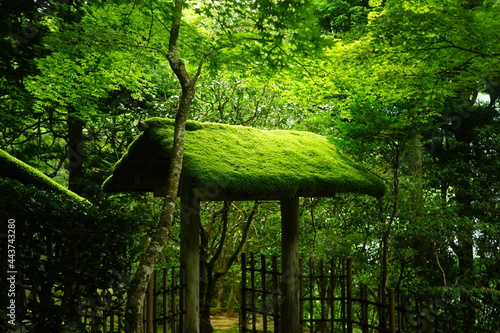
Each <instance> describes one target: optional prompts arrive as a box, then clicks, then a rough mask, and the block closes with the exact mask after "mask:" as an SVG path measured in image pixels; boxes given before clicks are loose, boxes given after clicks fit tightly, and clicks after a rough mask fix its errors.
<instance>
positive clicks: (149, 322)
mask: <svg viewBox="0 0 500 333" xmlns="http://www.w3.org/2000/svg"><path fill="white" fill-rule="evenodd" d="M153 274H154V273H153ZM153 283H154V277H153V276H152V277H151V279H149V284H148V294H147V296H146V299H147V303H146V306H147V308H146V332H147V333H153V320H154V319H153V292H154V286H153Z"/></svg>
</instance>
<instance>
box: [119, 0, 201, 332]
mask: <svg viewBox="0 0 500 333" xmlns="http://www.w3.org/2000/svg"><path fill="white" fill-rule="evenodd" d="M183 5H184V1H182V0H176V1H175V12H174V15H173V20H172V26H171V29H170V40H169V48H168V54H167V58H168V61H169V64H170V67H171V68H172V70H173V71H174V73H175V74H176V76H177V78H178V80H179V82H180V84H181V88H182V95H181V97H180V102H179V108H178V110H177V115H176V118H175V129H174V145H173V149H172V156H171V164H170V169H169V170H170V172H169V175H168V180H167V191H166V195H165V199H164V201H163V206H162V211H161V216H160V220H159V222H158V226H157V228H156V231H155V233H154V235H153V237H152V240H151V242H150V244H149V246H148V248H147V249H146V251H145V252H144V254H143V255H142V257H141V261H140V263H139V266H138V268H137V271H136V272H135V274H134V277H133V283H132V284H131V286H130V289H129V291H128V294H127V305H126V312H125V318H126V321H127V324H128V325H129V328H128V330H127V331H128V332H130V333H142V332H143V327H142V326H143V323H142V314H143V307H144V298H145V296H146V291H147V287H148V283H149V280H150V279H151V276H152V274H153V270H154V267H155V265H156V262H157V261H158V258H159V257H160V255H161V253H162V251H163V248H164V247H165V243H166V241H167V238H168V234H169V231H170V226H171V225H172V220H173V216H174V212H175V203H176V200H177V193H178V190H179V182H180V177H181V171H182V162H183V156H184V133H185V129H186V121H187V117H188V114H189V109H190V107H191V103H192V101H193V98H194V92H195V85H196V78H197V77H198V76H199V72H200V70H201V65H202V63H203V62H200V67H199V68H198V73H197V75H196V77H195V78H194V79H191V77H190V75H189V73H188V72H187V70H186V67H185V65H184V62H183V61H182V59H181V58H180V56H179V50H178V47H177V43H178V40H179V30H180V26H181V17H182V7H183ZM186 333H192V332H186Z"/></svg>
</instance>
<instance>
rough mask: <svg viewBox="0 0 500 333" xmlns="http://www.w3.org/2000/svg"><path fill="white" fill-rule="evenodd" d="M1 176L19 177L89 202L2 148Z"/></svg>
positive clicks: (26, 183) (40, 186) (22, 181)
mask: <svg viewBox="0 0 500 333" xmlns="http://www.w3.org/2000/svg"><path fill="white" fill-rule="evenodd" d="M0 176H1V177H7V178H12V179H17V180H18V181H20V182H21V183H23V184H25V185H33V186H36V187H39V188H42V189H46V190H50V191H55V192H58V193H62V194H65V195H67V196H69V197H71V198H73V199H75V200H78V201H84V202H88V201H87V199H85V198H82V197H81V196H79V195H78V194H76V193H74V192H72V191H70V190H68V189H67V188H66V187H64V186H62V185H61V184H59V183H57V182H55V181H53V180H52V179H50V178H49V177H47V176H46V175H45V174H43V173H42V172H40V171H39V170H37V169H35V168H33V167H32V166H30V165H28V164H26V163H24V162H23V161H21V160H19V159H17V158H15V157H14V156H12V155H10V154H9V153H7V152H5V151H3V150H1V149H0Z"/></svg>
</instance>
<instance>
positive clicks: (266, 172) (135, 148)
mask: <svg viewBox="0 0 500 333" xmlns="http://www.w3.org/2000/svg"><path fill="white" fill-rule="evenodd" d="M141 125H142V126H140V127H141V128H142V130H143V133H141V134H140V135H139V136H138V137H137V138H136V140H135V141H134V142H133V143H132V144H131V146H130V147H129V149H128V151H127V153H126V154H125V155H124V156H123V157H122V159H121V160H120V161H119V162H118V163H117V164H116V166H115V169H114V171H113V174H112V176H111V177H109V178H108V179H107V180H106V181H105V183H104V185H103V190H104V191H105V192H109V193H116V192H132V191H141V192H155V193H157V194H162V189H164V187H165V185H166V179H167V177H168V169H169V165H170V155H171V150H172V145H173V137H174V136H173V131H174V126H173V125H174V121H173V120H171V119H164V118H151V119H149V120H147V121H145V122H143V123H141ZM182 179H183V181H184V182H188V183H189V184H190V186H191V187H194V188H195V189H197V192H198V193H199V196H201V197H202V200H203V199H205V200H253V199H281V198H286V197H294V196H303V197H316V196H318V197H320V196H321V197H327V196H333V195H334V194H335V193H339V192H354V193H361V194H368V195H372V196H377V197H379V196H382V195H383V194H384V191H385V187H384V185H383V183H382V182H381V181H380V180H379V179H378V178H377V177H376V176H374V175H373V174H371V173H369V172H368V171H366V170H365V169H363V168H362V167H360V166H359V165H356V164H355V163H353V162H352V161H350V160H349V159H348V158H346V157H345V156H343V155H342V154H341V153H340V152H339V150H338V149H337V148H336V147H335V145H334V144H332V143H331V142H330V141H329V140H328V139H327V138H325V137H323V136H320V135H316V134H313V133H309V132H300V131H285V130H272V131H267V130H259V129H255V128H251V127H244V126H232V125H223V124H215V123H200V122H194V121H189V122H188V123H187V126H186V135H185V148H184V164H183V171H182ZM200 193H201V194H200Z"/></svg>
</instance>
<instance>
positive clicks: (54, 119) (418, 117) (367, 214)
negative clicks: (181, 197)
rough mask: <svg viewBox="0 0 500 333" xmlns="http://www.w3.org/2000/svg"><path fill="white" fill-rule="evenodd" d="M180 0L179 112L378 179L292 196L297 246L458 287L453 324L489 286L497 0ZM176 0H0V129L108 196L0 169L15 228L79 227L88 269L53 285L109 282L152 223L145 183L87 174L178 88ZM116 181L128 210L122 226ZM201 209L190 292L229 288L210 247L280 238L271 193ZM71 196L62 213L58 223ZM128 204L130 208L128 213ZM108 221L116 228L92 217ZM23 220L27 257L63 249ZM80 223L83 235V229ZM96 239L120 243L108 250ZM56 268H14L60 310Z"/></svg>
mask: <svg viewBox="0 0 500 333" xmlns="http://www.w3.org/2000/svg"><path fill="white" fill-rule="evenodd" d="M12 3H15V4H16V5H15V6H11V5H9V4H12ZM183 3H184V4H185V10H184V12H183V17H182V24H181V27H180V37H179V41H180V42H179V51H180V53H181V56H182V58H183V59H184V63H185V64H186V66H187V70H189V71H190V72H191V73H197V71H198V70H200V72H199V73H200V76H199V79H198V81H197V84H196V94H195V97H194V100H193V102H192V105H191V109H190V118H191V119H193V120H196V121H210V122H219V123H224V124H231V125H246V126H252V127H258V128H263V129H278V128H279V129H293V130H308V131H312V132H315V133H317V134H322V135H325V136H327V137H329V138H330V139H331V140H332V141H334V142H335V144H336V145H338V146H339V147H341V148H342V149H343V151H344V152H345V153H346V154H347V155H349V156H350V157H351V158H353V159H355V160H356V161H357V162H359V163H362V164H363V165H364V166H365V167H366V168H367V169H368V170H370V171H371V172H372V173H374V174H376V175H377V176H378V177H379V178H380V179H382V181H383V182H384V183H385V185H386V187H387V189H388V191H387V194H386V195H385V196H384V198H383V199H382V200H380V201H377V200H375V199H373V198H368V197H364V196H354V195H350V194H342V195H340V194H339V195H336V196H335V197H333V198H324V199H312V198H303V199H302V200H301V217H300V218H301V235H302V236H301V237H302V238H301V244H300V246H301V253H302V256H303V257H305V258H307V257H315V258H332V257H346V256H350V257H352V258H353V260H354V262H355V266H356V268H355V270H356V279H358V280H359V281H360V282H363V283H365V284H368V285H370V287H371V288H373V290H377V289H380V290H385V288H387V287H400V288H403V289H405V290H407V291H409V292H410V291H411V292H417V291H421V290H426V293H425V295H427V297H424V298H423V300H422V301H423V302H424V303H425V302H427V303H428V304H429V306H431V305H433V304H434V303H436V302H438V303H439V304H442V303H443V302H444V303H446V302H445V301H446V299H447V296H446V293H451V294H453V295H455V296H456V295H458V296H457V298H458V299H460V302H461V303H462V304H463V305H464V306H463V308H462V310H463V311H465V312H460V313H461V315H463V316H464V317H466V318H470V320H471V321H470V322H469V323H464V325H465V326H464V327H462V331H464V332H470V331H471V330H472V327H473V326H474V325H473V323H472V322H474V320H475V319H477V320H476V321H477V322H479V320H480V319H481V318H482V317H481V316H482V315H481V314H479V313H478V312H475V311H474V308H475V307H476V308H477V306H476V305H474V304H476V303H474V302H475V301H474V300H477V299H484V300H490V301H491V303H492V304H498V303H495V302H497V301H496V300H494V298H495V295H498V292H499V288H500V275H499V273H498V272H500V243H499V239H500V225H499V223H498V221H499V220H500V203H499V193H500V178H499V177H500V172H499V170H500V164H499V163H500V162H499V161H500V156H499V152H500V136H499V132H500V114H499V112H500V105H499V103H500V72H499V69H498V68H499V66H498V64H499V59H500V44H499V43H498V40H499V37H500V36H499V31H500V4H499V2H498V1H495V0H474V1H466V0H447V1H440V0H418V1H397V0H386V1H377V0H370V1H368V0H366V1H365V0H359V1H357V0H315V1H305V2H304V1H301V3H304V6H301V7H295V6H293V3H294V2H293V1H285V0H276V1H269V0H255V1H251V0H245V1H239V2H237V3H238V5H235V2H232V1H183ZM173 9H174V6H173V4H172V3H171V2H170V1H163V0H162V1H154V2H145V1H118V0H117V1H106V2H100V1H86V2H83V1H76V0H75V1H61V2H59V1H34V2H30V1H15V2H12V1H5V2H3V3H2V4H1V5H0V22H1V23H0V100H1V101H2V103H0V128H1V131H0V149H3V150H5V151H7V152H9V153H10V154H12V155H13V156H16V157H17V158H20V159H21V160H23V161H25V162H27V163H28V164H30V165H32V166H34V167H36V168H37V169H39V170H40V171H42V172H44V173H45V174H47V175H49V176H50V177H51V178H53V179H55V180H56V181H58V182H59V183H61V184H62V185H64V186H66V187H69V188H70V189H71V190H73V191H75V192H77V194H79V195H81V196H83V197H85V198H87V199H88V200H90V201H91V202H93V203H94V205H95V206H97V207H100V204H101V203H104V207H105V208H106V209H104V210H101V208H89V207H83V206H81V204H75V205H74V206H73V204H70V203H69V201H66V199H63V198H62V197H59V196H53V197H52V194H51V195H44V194H42V192H40V193H38V192H36V194H35V195H34V197H36V198H38V196H40V201H41V202H45V203H46V204H45V205H42V204H37V203H36V202H35V201H33V200H32V199H31V198H30V197H29V195H28V192H27V191H28V190H26V189H24V188H23V187H22V186H20V185H18V184H15V183H11V182H6V181H2V182H3V183H2V186H3V188H5V189H6V190H8V191H12V192H11V193H17V197H16V198H15V200H13V201H12V200H7V197H5V196H3V193H6V192H3V191H2V211H1V213H2V216H3V213H4V211H5V212H9V213H12V214H14V215H16V219H20V220H21V219H26V221H30V216H33V214H37V215H36V216H37V218H39V220H36V219H32V221H33V222H34V221H37V223H36V224H33V225H31V224H30V225H29V226H30V229H26V230H25V231H21V230H20V231H19V232H22V233H26V237H28V236H30V237H31V236H33V235H42V231H43V232H47V233H48V232H49V231H50V235H51V236H50V237H53V238H54V240H53V243H54V244H60V246H61V248H64V249H67V250H68V251H70V250H71V249H75V246H76V248H77V249H78V251H82V255H83V254H84V256H86V258H88V259H89V260H90V258H93V259H92V260H95V262H96V263H97V262H99V263H98V264H97V267H98V270H97V271H100V272H101V273H102V275H101V277H102V278H103V279H96V280H95V281H92V278H91V277H92V276H93V275H91V272H90V271H87V272H83V271H82V272H83V273H82V275H81V277H82V278H81V280H80V279H77V288H74V290H73V291H72V293H69V291H68V294H67V295H68V296H67V297H66V298H68V300H67V301H70V300H69V298H71V297H72V298H71V300H72V301H74V302H76V300H77V299H82V298H85V297H87V296H88V295H90V294H91V291H90V290H93V291H95V290H97V289H105V288H109V286H108V285H106V284H107V283H108V282H109V281H115V280H113V279H112V274H111V273H112V272H113V269H114V271H116V272H120V274H122V272H123V271H126V272H128V269H129V267H128V266H127V265H128V261H127V260H131V259H132V254H133V253H131V252H130V251H131V247H130V246H132V248H133V247H134V246H135V245H133V244H135V243H137V242H139V237H142V238H140V242H141V244H143V245H147V243H148V240H149V239H150V236H151V235H153V233H154V231H155V228H154V227H152V225H153V223H152V221H154V220H155V219H157V218H158V214H159V212H158V204H157V202H156V201H154V200H153V199H151V198H150V197H149V196H146V195H141V196H138V195H131V196H127V195H119V196H106V195H104V194H103V192H102V191H101V184H102V182H103V181H104V180H105V179H106V177H107V176H109V175H110V173H111V170H112V167H113V165H114V163H115V162H116V161H118V160H119V158H120V157H121V156H122V155H123V154H124V152H125V151H126V149H127V147H128V145H129V144H130V143H131V142H132V140H133V139H134V138H135V137H136V136H137V135H138V134H139V131H138V130H137V129H136V125H137V122H138V121H142V120H144V119H147V118H150V117H169V118H174V117H175V115H176V110H177V108H178V106H179V100H180V99H179V96H181V92H182V91H181V89H180V88H179V87H178V83H177V81H176V80H177V78H176V76H175V75H174V74H173V72H172V70H171V69H170V68H169V65H168V61H167V59H166V53H167V50H168V44H169V29H168V27H170V24H171V22H172V20H173V19H174V18H175V17H174V16H173V15H172V13H173ZM200 59H203V64H202V65H203V66H198V65H199V64H200ZM200 145H203V143H200ZM219 148H220V150H222V151H223V150H224V149H226V148H225V147H224V146H221V147H219ZM206 153H208V152H206ZM264 171H265V170H264ZM33 191H34V190H33ZM9 199H10V197H9ZM23 200H24V201H23ZM114 201H119V202H121V203H123V204H122V206H121V207H122V208H121V210H122V211H123V214H124V215H125V216H128V217H129V219H126V220H125V221H128V222H120V223H121V224H120V226H123V227H120V228H119V230H116V222H115V221H116V220H117V219H121V217H118V216H116V215H115V213H114V212H113V209H111V208H110V207H112V206H113V205H114V204H110V202H111V203H113V202H114ZM16 205H17V206H16ZM5 207H10V208H9V210H5V209H7V208H5ZM15 207H17V208H16V209H17V210H16V211H15V212H14V211H13V210H12V209H14V208H15ZM107 209H111V210H107ZM154 209H156V211H153V210H154ZM204 209H205V212H204V215H203V217H202V218H203V226H202V229H203V235H204V237H205V238H204V245H203V246H202V251H203V257H204V258H205V259H206V260H205V264H206V267H208V268H207V270H206V272H205V275H204V279H205V281H209V280H210V281H217V285H216V287H215V288H216V289H214V290H212V291H211V293H212V295H211V296H210V297H207V298H206V299H207V300H208V301H207V302H212V304H211V305H212V306H215V305H217V307H219V308H220V307H229V308H231V307H233V308H234V307H235V297H234V294H237V286H236V285H237V284H235V283H234V280H235V279H237V277H236V275H235V273H236V272H237V271H238V267H237V266H235V265H233V266H231V265H229V266H231V267H228V266H227V265H226V264H227V263H228V262H231V263H232V262H234V261H232V260H230V259H231V258H232V257H233V253H234V251H236V252H238V251H239V250H242V251H255V252H260V253H266V254H279V251H280V247H279V241H278V240H279V239H280V236H281V235H280V228H279V208H278V206H277V205H276V204H275V203H272V202H259V203H246V202H238V203H230V204H228V203H226V204H225V205H224V204H222V203H207V204H206V206H204ZM84 212H85V213H84ZM85 214H88V217H85V216H87V215H85ZM108 214H109V218H105V217H106V216H108ZM68 216H74V217H72V218H71V221H74V224H73V223H72V224H67V223H63V222H64V220H65V219H69V217H68ZM133 216H141V217H142V222H141V229H140V232H139V233H136V230H134V229H133V228H132V226H133V225H136V224H135V223H136V221H135V220H134V221H133V220H130V218H131V217H133ZM52 217H53V220H52ZM90 217H92V218H90ZM177 217H178V216H176V218H177ZM250 217H251V218H250ZM98 221H100V222H99V223H98ZM120 221H121V220H120ZM248 221H249V222H248ZM247 222H248V228H247V227H246V226H247ZM2 223H3V222H2ZM2 225H3V224H2ZM55 226H57V228H56V227H55ZM83 226H85V228H84V227H83ZM129 227H130V228H131V229H128V228H129ZM96 228H97V229H96ZM99 228H101V229H99ZM90 230H101V232H100V234H99V232H95V233H90V232H89V231H90ZM224 230H225V231H226V233H225V234H224V235H223V233H222V231H224ZM63 231H64V232H63ZM178 231H179V230H178V225H176V224H174V225H173V226H172V229H171V233H170V238H171V242H169V243H168V244H167V245H166V248H165V250H164V251H163V253H164V255H163V258H162V260H160V262H159V263H158V265H159V266H161V265H163V266H169V265H172V262H173V261H176V260H177V258H178V250H179V246H178ZM78 233H80V235H78ZM110 234H116V235H119V237H118V238H117V239H114V240H113V239H109V238H107V237H103V235H110ZM83 235H84V236H83ZM37 237H39V238H36V237H35V238H34V239H35V240H37V241H36V242H34V243H32V244H33V248H32V247H31V243H30V244H29V245H28V243H26V244H24V245H25V246H27V247H26V250H27V251H28V250H29V251H32V254H30V255H29V256H27V257H26V258H27V259H26V260H28V259H29V260H32V261H33V262H32V263H33V265H34V266H33V267H41V266H43V265H49V264H50V265H55V261H54V260H59V261H61V263H62V262H63V261H64V260H66V259H64V256H63V257H58V258H55V257H54V259H51V260H53V261H54V262H51V261H50V260H48V259H47V258H45V257H44V258H42V257H40V255H38V256H35V255H34V254H33V253H35V252H36V251H35V250H34V247H36V246H39V247H40V246H42V245H40V244H38V240H40V242H41V241H42V240H41V238H40V237H42V236H37ZM43 237H46V236H43ZM99 237H101V238H99ZM85 238H87V239H85ZM44 239H45V238H44ZM89 239H93V240H96V242H92V243H91V244H92V246H90V247H88V246H87V245H88V244H90V243H86V242H87V241H89ZM242 239H243V240H244V246H242V247H240V246H239V244H240V240H242ZM115 241H116V243H113V242H115ZM19 243H21V241H20V242H19ZM111 243H112V244H111ZM219 244H226V245H227V252H226V250H222V247H220V246H218V245H219ZM104 245H109V247H107V246H104ZM43 246H44V247H43V249H46V245H43ZM54 246H55V245H54ZM72 246H73V247H72ZM111 246H116V247H117V249H119V250H120V251H117V252H113V253H115V254H113V253H111V252H109V250H106V248H107V249H109V248H110V247H111ZM33 251H35V252H33ZM53 251H55V250H53ZM94 251H95V252H94ZM99 251H104V252H101V253H102V254H99V255H98V254H97V253H99ZM106 251H108V252H106ZM36 253H39V251H38V252H36ZM60 254H64V255H66V253H63V252H61V253H60ZM67 254H68V255H70V253H69V252H68V253H67ZM110 258H114V259H110ZM116 258H122V259H123V261H122V260H115V259H116ZM210 258H215V259H213V260H212V259H210ZM126 262H127V265H125V264H124V266H120V267H118V266H115V265H120V263H126ZM40 265H41V266H40ZM65 265H66V264H65ZM47 267H49V266H47ZM51 267H52V266H51ZM59 267H66V266H64V265H61V266H59ZM68 267H73V266H68ZM133 267H135V266H133ZM64 269H65V270H63V271H60V272H61V273H57V274H59V275H57V276H49V277H47V276H45V275H48V274H49V273H50V272H51V271H50V270H47V269H46V270H45V271H42V270H35V269H32V271H30V274H35V275H34V277H35V278H36V279H35V278H34V279H35V280H36V281H47V282H44V283H48V284H50V288H48V289H47V288H41V286H37V288H39V289H40V290H42V289H43V290H45V291H47V290H49V291H51V293H52V294H53V295H48V294H47V295H45V296H43V297H47V298H48V297H52V296H53V297H54V298H53V299H52V300H50V301H47V302H48V303H43V304H46V305H47V307H50V306H52V307H53V310H54V311H55V312H54V313H59V312H57V311H69V312H67V313H66V312H64V313H62V312H61V313H59V314H60V315H61V316H66V317H68V316H71V315H73V314H74V313H72V314H71V313H70V312H71V311H72V310H71V307H69V308H62V307H61V306H60V305H61V303H60V302H61V301H62V298H61V297H63V296H64V290H60V289H61V286H63V285H64V284H63V278H66V277H67V276H66V275H68V276H69V275H70V274H72V273H71V271H70V270H69V268H68V269H67V270H66V268H64ZM57 272H59V271H57ZM219 273H221V274H219ZM222 273H224V274H222ZM40 274H41V275H40ZM43 274H45V275H44V276H42V275H43ZM50 274H56V273H54V272H52V273H50ZM210 274H214V276H215V275H217V279H212V280H211V278H212V277H213V276H212V277H210ZM123 276H124V275H123ZM39 278H40V280H38V279H39ZM42 278H43V279H42ZM49 278H50V279H49ZM44 279H45V280H44ZM75 281H76V280H75ZM97 282H99V283H97ZM115 282H116V281H115ZM113 283H114V282H113ZM87 285H88V290H87V289H86V286H87ZM443 287H444V288H447V290H448V291H446V292H442V288H443ZM93 291H92V292H93ZM481 291H484V295H482V294H481ZM69 295H74V297H73V296H71V297H69ZM215 295H216V296H215ZM425 295H424V296H425ZM431 295H432V296H431ZM455 296H454V297H455ZM59 299H61V301H59ZM65 301H66V300H65ZM485 302H486V301H485ZM236 303H237V302H236ZM444 303H443V304H444ZM28 304H30V303H28ZM43 304H41V302H38V303H36V302H35V303H31V305H30V306H33V308H30V310H34V309H35V307H36V306H42V305H43ZM74 304H76V303H74ZM466 309H471V310H470V311H469V312H467V311H466ZM45 310H47V309H44V311H45ZM462 310H461V311H462ZM32 314H33V316H35V311H33V312H32ZM33 319H36V318H35V317H33Z"/></svg>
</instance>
